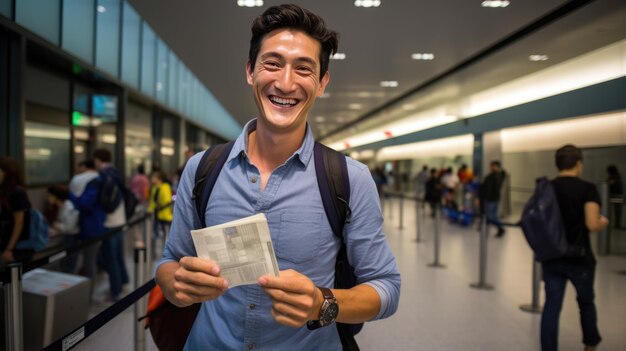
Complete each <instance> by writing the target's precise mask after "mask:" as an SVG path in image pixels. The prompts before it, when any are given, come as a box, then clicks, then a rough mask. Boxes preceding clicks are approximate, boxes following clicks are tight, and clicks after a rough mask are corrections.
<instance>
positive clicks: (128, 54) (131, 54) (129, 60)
mask: <svg viewBox="0 0 626 351" xmlns="http://www.w3.org/2000/svg"><path fill="white" fill-rule="evenodd" d="M140 43H141V17H139V14H138V13H137V11H135V9H134V8H132V6H130V5H129V4H128V3H127V2H124V12H123V20H122V71H121V74H122V76H121V77H120V78H121V79H122V80H123V81H124V82H126V83H128V84H130V86H132V87H133V88H135V89H139V55H140V50H141V46H140Z"/></svg>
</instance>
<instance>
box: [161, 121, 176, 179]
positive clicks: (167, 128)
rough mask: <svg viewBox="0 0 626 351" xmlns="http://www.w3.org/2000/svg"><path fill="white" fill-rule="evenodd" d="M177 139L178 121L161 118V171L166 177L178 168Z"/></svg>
mask: <svg viewBox="0 0 626 351" xmlns="http://www.w3.org/2000/svg"><path fill="white" fill-rule="evenodd" d="M177 139H178V120H175V119H174V118H172V117H165V116H164V117H163V121H162V126H161V150H159V151H160V153H161V170H162V171H164V172H165V173H167V174H168V175H170V176H171V175H172V174H174V172H175V171H176V169H177V168H178V160H177V157H176V155H177V152H178V150H176V140H177Z"/></svg>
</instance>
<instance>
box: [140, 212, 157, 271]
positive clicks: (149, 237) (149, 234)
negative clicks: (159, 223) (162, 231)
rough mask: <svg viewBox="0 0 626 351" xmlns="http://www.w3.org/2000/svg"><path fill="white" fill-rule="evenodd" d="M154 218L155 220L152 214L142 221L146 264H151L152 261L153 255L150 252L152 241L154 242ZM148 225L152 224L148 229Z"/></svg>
mask: <svg viewBox="0 0 626 351" xmlns="http://www.w3.org/2000/svg"><path fill="white" fill-rule="evenodd" d="M154 218H156V217H155V216H154V214H153V213H150V216H149V217H148V218H146V220H144V221H143V240H144V242H145V243H146V256H147V257H148V262H152V260H153V259H154V253H153V252H152V251H153V250H152V249H153V247H152V245H153V244H152V241H153V240H154V222H153V219H154ZM149 223H152V225H151V226H150V228H148V226H149ZM148 229H150V230H148Z"/></svg>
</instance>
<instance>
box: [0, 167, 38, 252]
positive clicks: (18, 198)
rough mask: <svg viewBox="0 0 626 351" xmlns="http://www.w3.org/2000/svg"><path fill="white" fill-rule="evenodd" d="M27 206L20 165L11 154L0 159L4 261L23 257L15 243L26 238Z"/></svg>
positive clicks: (0, 228)
mask: <svg viewBox="0 0 626 351" xmlns="http://www.w3.org/2000/svg"><path fill="white" fill-rule="evenodd" d="M30 208H31V204H30V200H29V199H28V194H26V190H25V186H24V176H23V173H22V170H21V167H20V165H19V164H18V163H17V161H15V160H14V159H12V158H10V157H2V158H0V251H1V252H2V262H4V264H8V263H11V262H13V261H16V260H19V259H21V258H22V254H21V253H20V252H19V251H18V250H15V245H16V244H17V242H18V241H20V240H25V239H28V237H29V233H30Z"/></svg>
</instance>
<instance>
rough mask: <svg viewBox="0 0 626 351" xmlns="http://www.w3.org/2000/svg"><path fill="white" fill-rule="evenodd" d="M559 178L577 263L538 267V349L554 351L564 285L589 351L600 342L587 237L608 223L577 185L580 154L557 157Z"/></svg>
mask: <svg viewBox="0 0 626 351" xmlns="http://www.w3.org/2000/svg"><path fill="white" fill-rule="evenodd" d="M555 159H556V167H557V168H558V170H559V176H558V177H557V178H555V179H554V180H552V185H553V187H554V192H555V194H556V198H557V200H558V203H559V208H560V210H561V217H562V218H563V224H564V227H565V233H566V236H567V241H568V243H569V244H571V245H575V246H577V247H579V248H581V249H582V250H581V255H580V256H578V257H563V258H558V259H554V260H550V261H546V262H543V264H542V265H543V281H544V283H545V289H546V303H545V305H544V308H543V314H542V316H541V349H542V350H543V351H556V350H557V349H558V333H559V315H560V313H561V306H562V305H563V298H564V296H565V285H566V284H567V281H568V280H569V281H571V282H572V284H573V285H574V288H576V295H577V298H576V299H577V301H578V307H579V309H580V322H581V326H582V329H583V343H584V344H585V351H593V350H595V349H596V346H597V345H598V344H599V343H600V340H602V338H601V337H600V333H599V332H598V323H597V316H596V306H595V304H594V291H593V281H594V275H595V265H596V260H595V258H594V256H593V252H592V251H591V244H590V239H589V232H596V231H600V230H602V229H604V228H605V227H606V225H607V224H608V220H607V219H606V218H605V217H604V216H601V215H600V195H599V194H598V190H597V189H596V187H595V186H594V185H593V184H591V183H589V182H586V181H584V180H582V179H580V178H579V177H580V175H581V174H582V171H583V163H582V160H583V157H582V152H581V151H580V149H578V148H577V147H575V146H573V145H566V146H563V147H562V148H560V149H558V150H557V151H556V157H555Z"/></svg>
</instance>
